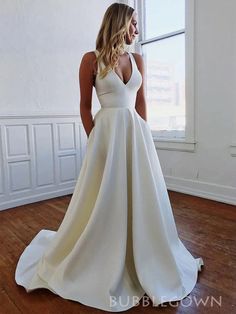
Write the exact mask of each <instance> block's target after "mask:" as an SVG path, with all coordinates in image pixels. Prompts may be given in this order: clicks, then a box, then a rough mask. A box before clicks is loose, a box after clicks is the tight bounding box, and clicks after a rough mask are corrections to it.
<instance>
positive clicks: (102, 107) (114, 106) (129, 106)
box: [101, 104, 135, 109]
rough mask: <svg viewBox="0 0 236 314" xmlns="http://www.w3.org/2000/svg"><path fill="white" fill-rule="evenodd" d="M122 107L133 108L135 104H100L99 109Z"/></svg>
mask: <svg viewBox="0 0 236 314" xmlns="http://www.w3.org/2000/svg"><path fill="white" fill-rule="evenodd" d="M122 108H124V109H125V108H129V109H134V108H135V105H134V104H131V105H112V106H111V105H110V106H104V105H101V109H122Z"/></svg>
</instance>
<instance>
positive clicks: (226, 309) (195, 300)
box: [0, 192, 236, 314]
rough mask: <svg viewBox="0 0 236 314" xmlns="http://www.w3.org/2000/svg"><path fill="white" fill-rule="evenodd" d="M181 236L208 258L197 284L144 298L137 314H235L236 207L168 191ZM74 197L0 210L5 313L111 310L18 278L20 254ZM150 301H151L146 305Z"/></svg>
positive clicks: (0, 308)
mask: <svg viewBox="0 0 236 314" xmlns="http://www.w3.org/2000/svg"><path fill="white" fill-rule="evenodd" d="M169 196H170V200H171V203H172V206H173V213H174V216H175V221H176V225H177V229H178V232H179V237H180V238H181V240H182V241H183V243H184V244H185V246H186V247H187V248H188V249H189V251H190V252H191V253H192V255H193V256H195V257H199V256H201V257H202V258H203V259H204V263H205V265H204V267H203V268H202V272H200V273H199V277H198V281H197V284H196V286H195V288H194V290H193V291H192V292H191V294H190V295H189V296H188V297H187V298H185V299H184V300H182V301H179V302H173V303H172V304H163V305H159V306H158V307H154V306H152V303H151V301H148V299H147V296H145V298H146V303H145V302H144V301H145V300H144V299H143V300H141V301H140V304H139V305H138V306H135V307H133V308H132V309H130V310H129V311H128V312H129V313H130V314H132V313H188V314H193V313H214V314H215V313H227V314H228V313H236V206H230V205H226V204H224V203H219V202H215V201H211V200H206V199H202V198H198V197H193V196H189V195H185V194H180V193H175V192H169ZM70 197H71V196H65V197H59V198H55V199H51V200H47V201H42V202H38V203H33V204H30V205H26V206H21V207H18V208H14V209H9V210H5V211H2V212H0V254H1V255H0V314H14V313H24V314H28V313H40V314H41V313H43V314H48V313H50V314H61V313H65V314H67V313H68V314H75V313H76V314H78V313H106V312H105V311H101V310H97V309H94V308H92V307H88V306H85V305H82V304H80V303H78V302H74V301H69V300H65V299H62V298H60V297H59V296H57V295H55V294H53V293H52V292H50V291H48V290H46V289H38V290H34V291H32V292H31V293H26V291H25V289H24V288H23V287H21V286H18V285H17V284H16V283H15V280H14V272H15V267H16V263H17V261H18V258H19V256H20V254H21V253H22V251H23V250H24V248H25V247H26V245H28V244H29V242H30V241H31V240H32V239H33V237H34V236H35V235H36V234H37V233H38V232H39V231H40V230H41V229H51V230H57V228H58V227H59V225H60V222H61V221H62V218H63V216H64V214H65V212H66V209H67V206H68V204H69V201H70ZM146 304H148V306H146Z"/></svg>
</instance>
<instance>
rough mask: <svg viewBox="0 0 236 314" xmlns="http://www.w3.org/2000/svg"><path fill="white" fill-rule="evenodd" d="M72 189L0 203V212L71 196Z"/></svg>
mask: <svg viewBox="0 0 236 314" xmlns="http://www.w3.org/2000/svg"><path fill="white" fill-rule="evenodd" d="M74 188H75V187H71V188H66V189H61V190H58V191H53V192H49V193H48V192H47V193H40V194H37V195H33V196H27V197H23V198H20V199H15V200H9V201H6V202H5V203H0V211H1V210H4V209H10V208H13V207H17V206H21V205H26V204H31V203H35V202H40V201H44V200H48V199H50V198H54V197H59V196H64V195H68V194H72V193H73V192H74Z"/></svg>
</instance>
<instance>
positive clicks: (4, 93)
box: [0, 0, 113, 115]
mask: <svg viewBox="0 0 236 314" xmlns="http://www.w3.org/2000/svg"><path fill="white" fill-rule="evenodd" d="M112 2H113V1H111V0H103V1H99V3H98V1H96V0H90V1H78V0H68V1H65V0H47V1H40V0H34V1H26V0H21V1H19V0H11V1H1V2H0V38H1V45H0V69H1V70H0V115H30V114H44V115H45V114H79V88H78V67H79V64H80V60H81V57H82V54H83V53H85V52H86V51H89V50H94V48H95V40H96V36H97V33H98V29H99V27H98V26H100V23H101V20H102V17H103V14H104V12H105V10H106V8H107V6H109V5H110V4H111V3H112Z"/></svg>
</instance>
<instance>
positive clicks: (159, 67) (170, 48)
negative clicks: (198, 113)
mask: <svg viewBox="0 0 236 314" xmlns="http://www.w3.org/2000/svg"><path fill="white" fill-rule="evenodd" d="M143 54H144V60H145V62H146V75H147V119H148V122H149V125H150V127H151V129H152V130H154V131H155V130H156V131H159V130H185V35H184V34H181V35H176V36H174V37H170V38H166V39H163V40H160V41H157V42H154V43H149V44H146V45H143Z"/></svg>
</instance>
